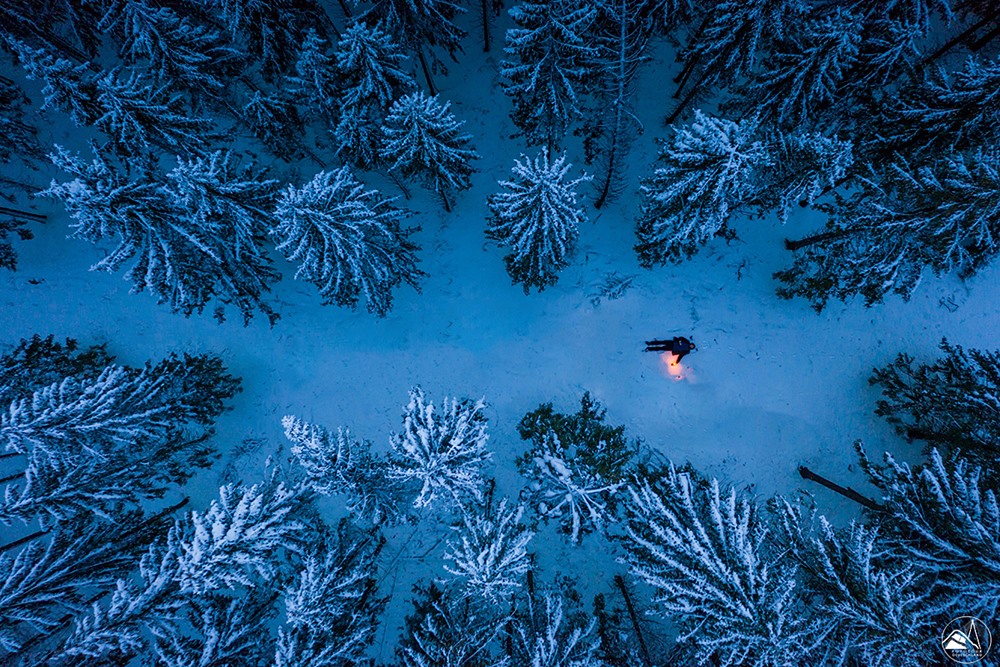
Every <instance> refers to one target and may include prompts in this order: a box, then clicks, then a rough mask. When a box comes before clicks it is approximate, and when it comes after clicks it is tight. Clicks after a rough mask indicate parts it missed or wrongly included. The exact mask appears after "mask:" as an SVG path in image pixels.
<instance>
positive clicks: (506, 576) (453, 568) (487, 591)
mask: <svg viewBox="0 0 1000 667" xmlns="http://www.w3.org/2000/svg"><path fill="white" fill-rule="evenodd" d="M523 512H524V508H523V507H521V506H520V505H518V506H516V507H508V506H507V499H506V498H503V499H501V500H500V501H499V502H494V500H493V498H492V493H488V494H487V497H486V503H485V504H478V503H466V504H464V505H463V506H462V520H461V523H460V524H459V525H457V526H456V527H455V530H456V537H455V539H450V540H448V548H447V550H446V551H445V555H444V559H445V561H447V564H446V565H445V566H444V567H445V570H447V571H448V572H449V573H451V574H452V575H454V576H455V577H458V578H460V579H461V580H462V584H463V586H464V587H465V590H466V591H467V593H468V594H469V595H471V596H472V597H474V598H478V599H483V600H488V601H489V602H490V603H494V604H498V603H500V602H502V601H505V600H507V599H508V598H509V596H510V594H511V593H512V592H514V591H515V590H517V589H518V588H520V587H521V581H522V580H523V577H524V575H525V574H526V573H527V572H528V570H529V569H530V568H531V561H530V558H529V556H528V550H527V546H528V543H529V542H531V538H532V537H533V533H532V532H531V531H529V530H528V529H527V528H526V527H525V526H524V525H522V524H521V516H522V514H523Z"/></svg>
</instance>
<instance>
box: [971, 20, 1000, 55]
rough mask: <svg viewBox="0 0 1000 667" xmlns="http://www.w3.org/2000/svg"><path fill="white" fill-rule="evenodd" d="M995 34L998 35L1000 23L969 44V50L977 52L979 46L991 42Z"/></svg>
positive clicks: (999, 33)
mask: <svg viewBox="0 0 1000 667" xmlns="http://www.w3.org/2000/svg"><path fill="white" fill-rule="evenodd" d="M997 35H1000V25H998V26H996V27H994V28H993V30H990V31H989V32H988V33H986V34H985V35H983V36H982V37H980V38H979V39H977V40H976V41H975V42H973V43H972V44H970V45H969V50H970V51H972V52H973V53H976V52H978V51H979V50H980V49H981V48H983V47H984V46H986V45H987V44H989V43H990V42H992V41H993V40H994V39H995V38H996V36H997Z"/></svg>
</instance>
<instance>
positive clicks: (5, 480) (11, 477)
mask: <svg viewBox="0 0 1000 667" xmlns="http://www.w3.org/2000/svg"><path fill="white" fill-rule="evenodd" d="M18 477H24V471H23V470H22V471H21V472H16V473H14V474H13V475H7V476H6V477H0V484H7V483H8V482H13V481H14V480H15V479H17V478H18Z"/></svg>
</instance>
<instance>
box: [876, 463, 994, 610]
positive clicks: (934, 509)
mask: <svg viewBox="0 0 1000 667" xmlns="http://www.w3.org/2000/svg"><path fill="white" fill-rule="evenodd" d="M857 447H858V452H859V454H860V456H861V465H862V467H863V468H864V470H865V472H867V473H868V476H869V477H870V478H871V480H872V483H873V484H875V485H876V486H877V487H879V489H881V491H882V496H883V499H884V502H883V505H884V507H885V508H886V510H885V512H883V513H882V517H881V519H882V526H883V530H886V531H891V532H890V533H889V534H891V536H892V537H893V538H894V539H895V540H896V541H897V542H898V543H899V544H900V546H901V548H902V550H903V554H904V556H903V557H904V559H905V561H906V562H907V563H909V564H911V565H912V566H913V567H914V568H915V569H916V570H917V571H918V572H922V573H926V574H927V575H928V576H929V577H930V578H932V579H933V580H935V581H936V582H937V584H938V586H939V587H940V598H943V602H939V605H940V608H941V609H942V611H943V612H944V615H945V616H948V617H949V618H952V617H954V616H957V615H961V614H971V615H973V616H977V617H979V618H996V614H997V613H998V612H1000V503H998V501H997V493H998V488H1000V483H998V480H997V477H998V476H997V473H996V470H997V468H996V465H995V464H993V465H992V466H990V467H989V468H986V469H980V468H978V467H976V466H974V465H972V464H970V463H969V462H968V461H967V460H966V459H963V458H957V457H956V458H953V459H950V460H948V461H946V460H945V459H944V458H943V457H942V456H941V454H940V453H939V452H938V450H936V449H934V450H932V451H931V453H930V458H929V460H928V461H927V462H926V463H925V464H924V465H922V466H919V467H915V466H911V465H909V464H907V463H899V462H897V461H896V460H895V459H893V457H892V456H890V455H888V454H886V457H885V458H886V465H884V466H879V465H876V464H874V463H873V462H872V461H871V460H870V459H868V457H867V455H866V454H865V451H864V449H863V448H862V446H861V445H860V443H859V444H858V445H857Z"/></svg>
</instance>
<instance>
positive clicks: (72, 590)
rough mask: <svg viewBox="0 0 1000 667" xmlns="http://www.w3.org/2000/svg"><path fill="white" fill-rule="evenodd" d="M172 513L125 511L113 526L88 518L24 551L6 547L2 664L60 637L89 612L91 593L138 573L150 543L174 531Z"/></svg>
mask: <svg viewBox="0 0 1000 667" xmlns="http://www.w3.org/2000/svg"><path fill="white" fill-rule="evenodd" d="M171 509H172V508H168V510H166V511H164V512H161V513H158V514H156V515H154V516H152V517H147V516H144V515H143V513H142V512H141V511H139V510H129V511H119V512H117V513H116V514H115V517H114V521H113V522H112V521H102V520H95V519H94V518H93V517H90V516H86V517H85V518H83V519H82V520H81V521H69V522H65V523H60V524H58V525H56V526H54V527H53V528H52V529H51V530H49V531H48V532H47V533H45V535H44V536H40V535H39V536H36V538H35V539H29V540H28V541H27V542H26V543H25V544H24V546H23V547H22V548H20V550H16V551H15V550H14V549H16V547H12V546H11V544H12V543H8V544H5V545H3V548H2V553H0V660H7V659H13V657H14V655H17V654H19V653H22V652H23V651H25V650H27V647H28V646H30V645H33V644H35V643H37V642H38V641H40V640H42V639H44V638H46V637H51V636H52V635H53V633H57V632H58V630H59V629H60V628H61V627H63V626H64V624H65V617H66V615H67V613H69V614H73V613H77V612H79V611H80V610H81V609H85V608H86V607H87V603H86V600H87V598H89V597H90V594H88V593H87V591H93V590H95V589H104V590H107V588H108V587H109V586H112V585H114V583H115V580H116V579H117V578H118V577H119V576H121V574H122V573H123V572H127V571H130V570H131V569H132V568H134V567H135V566H136V564H137V563H138V560H139V558H140V557H141V556H142V554H143V552H145V550H146V548H147V546H148V545H149V543H150V542H152V541H154V540H155V539H157V537H158V536H160V535H162V534H163V533H165V531H166V530H167V529H168V528H169V526H170V523H171V522H172V521H171V519H170V518H169V514H168V512H169V511H170V510H171ZM26 662H27V664H34V663H32V662H31V661H26ZM5 664H6V663H5Z"/></svg>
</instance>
